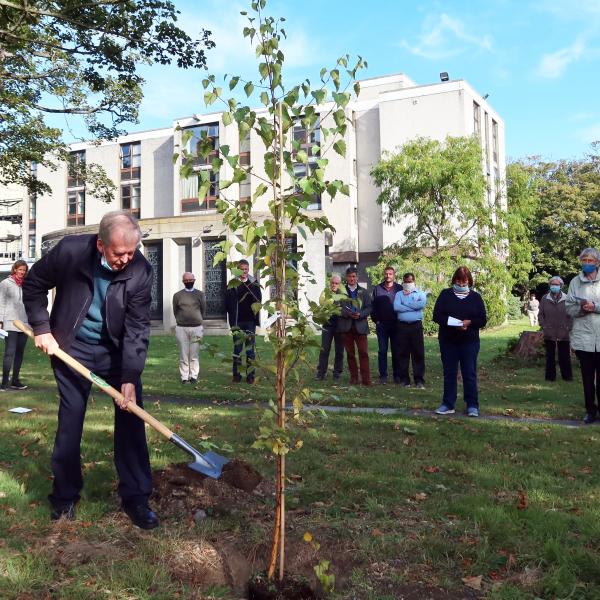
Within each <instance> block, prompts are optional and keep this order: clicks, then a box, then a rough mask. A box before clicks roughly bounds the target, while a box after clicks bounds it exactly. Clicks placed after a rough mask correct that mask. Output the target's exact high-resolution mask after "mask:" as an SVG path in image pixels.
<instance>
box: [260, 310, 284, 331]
mask: <svg viewBox="0 0 600 600" xmlns="http://www.w3.org/2000/svg"><path fill="white" fill-rule="evenodd" d="M280 316H281V313H280V312H279V311H278V310H276V311H275V312H274V313H273V314H272V315H271V316H270V317H268V318H267V319H265V322H264V323H263V328H264V329H269V327H271V325H273V323H275V321H277V319H279V317H280Z"/></svg>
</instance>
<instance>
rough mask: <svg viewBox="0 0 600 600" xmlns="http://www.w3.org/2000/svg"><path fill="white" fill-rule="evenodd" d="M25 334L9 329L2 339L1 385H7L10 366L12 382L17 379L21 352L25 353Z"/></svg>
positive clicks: (21, 358) (21, 361)
mask: <svg viewBox="0 0 600 600" xmlns="http://www.w3.org/2000/svg"><path fill="white" fill-rule="evenodd" d="M26 343H27V335H26V334H24V333H22V332H20V331H9V332H8V337H7V338H6V339H5V340H4V360H3V361H2V385H3V387H6V386H8V380H9V379H10V369H11V367H12V383H17V382H18V381H19V373H20V371H21V364H22V363H23V354H24V353H25V344H26Z"/></svg>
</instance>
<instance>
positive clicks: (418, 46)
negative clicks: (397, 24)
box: [400, 13, 492, 59]
mask: <svg viewBox="0 0 600 600" xmlns="http://www.w3.org/2000/svg"><path fill="white" fill-rule="evenodd" d="M421 29H422V33H421V35H420V37H419V38H418V40H417V41H416V43H414V44H410V43H409V42H407V41H406V40H402V41H401V42H400V45H401V46H402V47H403V48H406V49H407V50H408V51H409V52H410V53H411V54H415V55H416V56H422V57H423V58H428V59H438V58H447V57H449V56H455V55H457V54H461V53H462V52H465V51H466V50H467V49H469V48H477V49H479V50H485V51H490V50H491V49H492V38H491V36H489V35H475V34H473V33H470V32H468V31H467V28H466V27H465V24H464V23H463V21H461V20H460V19H456V18H454V17H450V16H449V15H447V14H445V13H442V14H441V15H439V16H437V15H436V16H435V17H431V16H430V17H428V18H427V19H425V21H424V23H423V25H422V27H421Z"/></svg>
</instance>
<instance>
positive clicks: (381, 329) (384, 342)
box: [375, 321, 400, 381]
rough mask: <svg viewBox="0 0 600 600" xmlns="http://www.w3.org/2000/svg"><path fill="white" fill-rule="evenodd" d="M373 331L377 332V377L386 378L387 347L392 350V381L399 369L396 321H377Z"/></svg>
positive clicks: (398, 373)
mask: <svg viewBox="0 0 600 600" xmlns="http://www.w3.org/2000/svg"><path fill="white" fill-rule="evenodd" d="M375 333H376V334H377V346H378V352H377V366H378V367H379V377H380V378H381V379H386V378H387V375H388V358H387V356H388V348H389V347H390V346H391V350H392V372H393V374H394V381H395V380H397V379H399V377H400V371H399V369H398V352H397V341H396V338H397V329H396V321H379V322H378V323H377V324H376V325H375Z"/></svg>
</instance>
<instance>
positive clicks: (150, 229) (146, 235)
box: [142, 227, 152, 240]
mask: <svg viewBox="0 0 600 600" xmlns="http://www.w3.org/2000/svg"><path fill="white" fill-rule="evenodd" d="M151 231H152V227H148V229H146V231H142V239H143V240H145V239H146V238H147V237H150V232H151Z"/></svg>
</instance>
